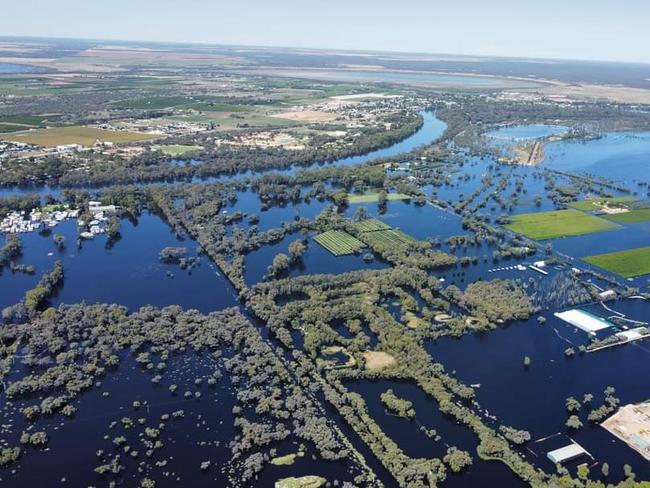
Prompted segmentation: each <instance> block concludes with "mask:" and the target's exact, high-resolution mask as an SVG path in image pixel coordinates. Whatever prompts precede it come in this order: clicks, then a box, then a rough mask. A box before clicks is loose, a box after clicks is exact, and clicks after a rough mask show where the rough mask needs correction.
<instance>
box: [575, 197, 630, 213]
mask: <svg viewBox="0 0 650 488" xmlns="http://www.w3.org/2000/svg"><path fill="white" fill-rule="evenodd" d="M633 201H634V198H632V197H614V198H590V199H588V200H582V201H580V202H571V203H568V204H567V205H568V206H569V207H571V208H575V209H576V210H582V211H583V212H591V211H594V210H600V209H601V208H602V207H603V205H604V204H608V205H610V206H611V205H612V204H617V203H630V202H633Z"/></svg>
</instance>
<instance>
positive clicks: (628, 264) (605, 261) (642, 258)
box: [583, 247, 650, 278]
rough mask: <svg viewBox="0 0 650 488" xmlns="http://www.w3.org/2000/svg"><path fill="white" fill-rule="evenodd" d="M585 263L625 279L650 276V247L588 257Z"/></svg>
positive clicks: (584, 259)
mask: <svg viewBox="0 0 650 488" xmlns="http://www.w3.org/2000/svg"><path fill="white" fill-rule="evenodd" d="M583 261H585V262H587V263H589V264H592V265H594V266H598V267H599V268H602V269H604V270H606V271H609V272H611V273H615V274H617V275H620V276H623V277H624V278H632V277H634V276H641V275H645V274H650V247H640V248H637V249H629V250H627V251H620V252H612V253H607V254H597V255H595V256H587V257H586V258H583Z"/></svg>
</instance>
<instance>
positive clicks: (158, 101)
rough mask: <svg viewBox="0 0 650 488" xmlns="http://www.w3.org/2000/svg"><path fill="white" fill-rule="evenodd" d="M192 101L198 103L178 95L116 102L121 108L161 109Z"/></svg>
mask: <svg viewBox="0 0 650 488" xmlns="http://www.w3.org/2000/svg"><path fill="white" fill-rule="evenodd" d="M191 103H196V100H194V99H192V98H189V97H183V96H176V97H144V98H133V99H131V100H124V101H121V102H116V105H118V106H119V107H121V108H132V109H136V110H160V109H163V108H171V107H177V106H179V105H187V104H191Z"/></svg>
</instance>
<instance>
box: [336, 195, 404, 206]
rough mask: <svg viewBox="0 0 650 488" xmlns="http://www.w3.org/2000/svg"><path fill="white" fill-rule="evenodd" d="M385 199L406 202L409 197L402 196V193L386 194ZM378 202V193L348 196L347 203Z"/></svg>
mask: <svg viewBox="0 0 650 488" xmlns="http://www.w3.org/2000/svg"><path fill="white" fill-rule="evenodd" d="M386 198H387V199H388V200H389V201H393V200H408V199H410V198H411V197H410V196H409V195H404V194H403V193H388V194H387V195H386ZM378 201H379V193H365V194H363V195H349V196H348V202H349V203H350V204H354V203H374V202H378Z"/></svg>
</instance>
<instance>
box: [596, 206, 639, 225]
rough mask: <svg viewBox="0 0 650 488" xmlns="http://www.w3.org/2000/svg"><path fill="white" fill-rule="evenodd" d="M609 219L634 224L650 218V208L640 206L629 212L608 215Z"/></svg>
mask: <svg viewBox="0 0 650 488" xmlns="http://www.w3.org/2000/svg"><path fill="white" fill-rule="evenodd" d="M605 218H606V219H607V220H611V221H612V222H617V223H619V224H634V223H637V222H646V221H648V220H650V208H639V209H634V210H630V211H629V212H625V213H620V214H614V215H607V216H606V217H605Z"/></svg>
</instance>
